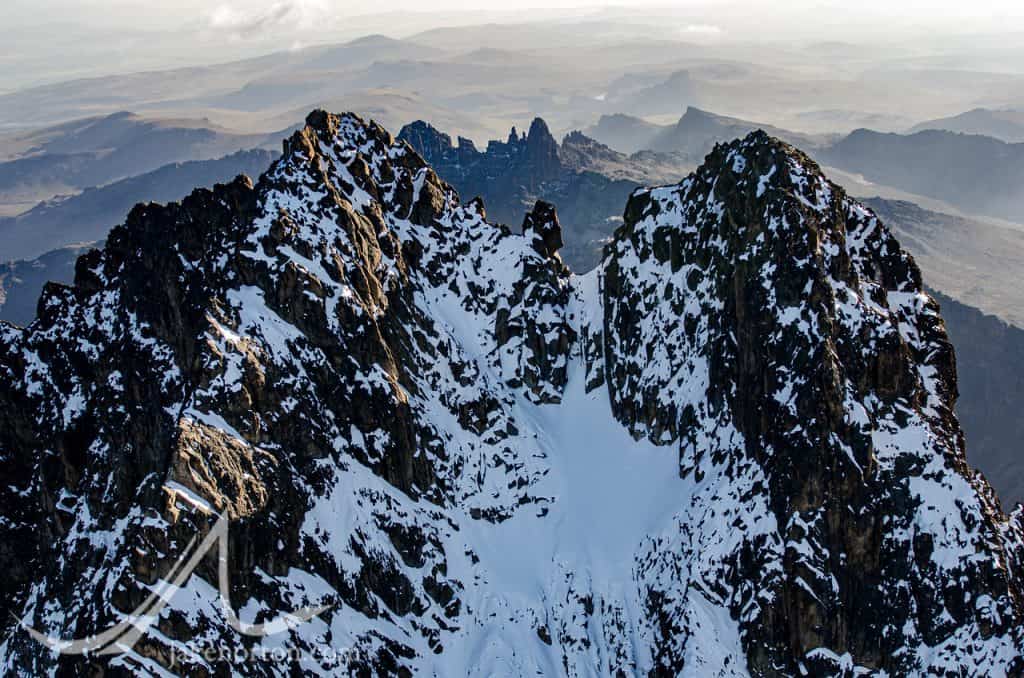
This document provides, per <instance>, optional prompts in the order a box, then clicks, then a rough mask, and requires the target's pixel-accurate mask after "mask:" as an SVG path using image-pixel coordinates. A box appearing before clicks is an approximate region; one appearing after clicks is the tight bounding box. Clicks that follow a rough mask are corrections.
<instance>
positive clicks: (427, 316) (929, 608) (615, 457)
mask: <svg viewBox="0 0 1024 678" xmlns="http://www.w3.org/2000/svg"><path fill="white" fill-rule="evenodd" d="M534 131H535V130H531V134H530V136H533V134H534ZM536 131H537V133H538V134H539V133H540V130H536ZM513 136H514V135H513ZM421 141H422V139H421ZM519 143H521V138H519V137H517V138H513V139H510V142H509V144H508V145H507V146H508V148H511V147H512V146H513V145H514V144H519ZM528 143H529V137H528V138H527V144H528ZM460 147H461V144H460ZM545 147H547V148H549V149H550V146H549V145H548V144H546V143H545V144H539V145H538V146H537V148H538V149H540V150H539V151H537V153H539V156H538V157H546V153H547V151H544V148H545ZM439 148H441V150H442V151H443V150H444V144H441V145H440V146H439ZM449 148H450V145H449ZM560 244H561V226H560V224H559V218H558V216H557V215H556V213H555V209H554V207H553V206H552V205H550V204H545V203H536V204H535V205H534V206H533V208H532V210H530V212H529V213H528V214H527V216H526V217H525V219H524V221H523V232H522V233H514V232H512V230H511V229H509V228H507V227H504V226H499V225H494V224H492V223H490V222H488V221H487V220H486V219H485V218H484V209H483V205H482V203H481V202H480V201H479V200H471V201H470V202H467V203H462V202H461V201H460V199H459V196H458V194H457V193H456V192H455V191H454V190H453V189H452V187H451V186H450V185H448V184H447V183H445V182H444V181H442V180H441V179H439V178H438V175H437V174H436V173H435V171H434V169H432V168H431V167H430V166H429V165H428V164H427V163H426V162H425V161H424V160H423V159H421V158H420V157H419V156H418V155H417V154H416V153H415V152H414V151H413V150H412V148H411V147H410V146H409V145H408V144H406V143H404V142H403V141H400V140H396V139H394V138H393V137H391V135H390V134H388V132H386V131H385V130H384V129H382V128H380V127H379V126H377V125H376V124H374V123H367V122H364V121H363V120H361V119H360V118H358V117H357V116H354V115H351V114H346V115H341V116H336V115H331V114H328V113H325V112H323V111H317V112H314V113H313V114H311V115H310V116H309V118H308V119H307V125H306V127H305V128H304V129H302V130H301V131H299V132H297V133H296V134H295V135H293V136H292V137H291V138H290V139H288V140H287V142H286V143H285V145H284V154H283V156H282V157H281V159H280V160H278V161H277V162H275V163H274V164H273V165H272V166H271V168H270V169H269V170H268V171H267V172H266V173H265V174H264V175H263V176H262V177H260V179H259V180H258V181H257V182H256V183H255V184H254V183H252V182H251V181H249V180H247V179H245V178H239V179H237V180H235V181H234V182H232V183H230V184H226V185H218V186H217V187H215V188H214V189H213V190H212V191H208V190H199V191H196V192H195V193H193V194H192V195H191V196H190V197H189V198H187V199H185V200H184V201H182V203H180V204H175V203H172V204H169V205H166V206H159V205H145V206H139V207H137V208H135V209H134V210H133V211H132V213H131V214H130V215H129V216H128V218H127V220H126V221H125V224H124V225H123V226H120V227H118V228H116V229H114V231H113V232H112V233H111V235H110V238H109V239H108V241H107V243H106V246H105V247H104V249H103V250H101V251H100V250H96V251H92V252H90V253H89V254H87V255H85V256H83V257H82V258H81V259H79V261H78V264H77V270H76V278H75V283H74V285H73V286H59V285H51V286H49V287H47V289H46V290H45V292H44V295H43V298H42V299H41V301H40V315H39V317H38V318H37V319H36V321H35V322H33V323H32V324H31V325H30V326H29V327H27V328H25V329H21V328H16V327H14V326H11V325H6V324H0V473H2V474H3V476H4V478H5V481H6V482H5V483H4V485H3V487H2V488H0V518H2V520H0V531H2V535H0V536H2V539H0V543H2V544H3V547H2V548H0V566H2V567H3V568H4V569H5V572H7V574H8V576H7V577H6V578H5V580H4V582H3V584H2V587H0V596H2V598H0V601H2V609H0V612H12V613H13V614H14V616H15V617H16V618H17V619H18V620H19V622H20V623H21V624H24V625H26V626H30V627H33V628H35V629H38V630H40V631H41V632H43V633H46V634H50V635H52V636H56V637H61V638H75V637H85V636H89V635H91V634H95V633H97V632H99V631H102V630H103V629H104V628H107V627H109V626H111V625H112V624H114V623H116V622H118V621H120V620H122V618H123V616H124V615H126V614H128V613H129V612H130V611H131V610H133V609H134V608H135V607H136V606H138V605H139V604H140V603H142V602H144V601H145V600H146V598H147V597H148V596H150V595H151V594H152V593H153V592H154V591H157V590H160V588H161V582H162V581H164V580H166V579H167V578H168V577H169V576H170V574H169V570H170V569H171V567H172V566H173V565H174V563H175V562H176V561H177V560H178V558H179V557H181V555H182V554H183V553H188V552H189V549H191V548H193V547H194V544H195V543H198V541H201V540H202V538H203V537H204V536H206V535H209V534H211V530H213V529H214V525H215V524H216V520H217V518H218V516H221V515H223V516H226V517H227V518H228V519H229V520H230V538H229V540H228V542H227V544H226V546H227V550H226V558H227V560H226V569H225V573H226V575H227V576H228V580H229V583H228V584H227V585H226V587H227V595H228V598H229V599H230V600H229V601H227V602H228V607H229V609H230V610H234V611H237V615H238V617H239V618H241V620H242V622H243V623H244V624H261V623H265V622H267V621H269V620H271V619H273V618H275V616H276V615H277V611H290V610H295V609H298V608H311V609H314V610H316V611H318V613H319V614H318V615H317V616H316V617H314V618H313V619H312V620H310V621H307V622H305V623H293V624H291V627H290V628H288V629H286V630H284V631H283V632H282V633H278V634H273V635H269V636H267V637H259V636H252V635H247V634H245V633H240V632H238V631H237V630H236V628H234V627H233V626H232V625H231V624H230V623H229V621H230V616H229V615H228V614H227V612H226V611H225V609H224V608H223V607H222V605H221V601H220V599H219V595H218V582H219V580H220V576H219V573H218V559H217V555H216V554H215V553H211V554H209V555H208V556H207V557H205V558H203V559H201V560H200V561H199V565H198V567H197V568H196V570H195V571H194V573H193V574H192V576H191V577H190V578H188V579H187V581H186V582H184V584H183V585H182V586H181V588H180V589H178V590H176V591H175V592H174V596H173V597H172V598H171V599H170V602H169V603H168V605H167V606H166V607H165V608H163V610H162V611H161V612H160V614H159V617H158V618H157V620H156V621H155V623H154V624H153V625H151V626H144V627H143V628H142V629H141V631H140V634H139V638H138V639H137V641H136V642H134V643H131V644H128V645H125V646H124V647H119V648H115V649H116V650H117V651H115V652H111V653H92V654H90V655H87V656H76V655H56V654H51V653H49V652H47V651H41V649H40V647H39V646H38V644H37V643H36V641H35V640H34V639H33V638H32V637H30V636H29V635H28V633H27V632H26V631H25V630H24V629H23V628H21V627H20V626H19V625H18V624H16V623H9V624H8V626H7V627H6V628H5V629H4V640H3V644H2V645H0V666H3V668H4V671H5V673H10V674H15V673H17V674H23V675H29V674H42V673H54V672H58V671H60V672H69V673H76V674H97V673H102V672H109V673H118V672H134V673H156V672H159V671H168V672H171V673H176V674H180V675H200V676H202V675H226V674H232V675H294V674H300V673H301V674H325V675H339V674H340V675H348V674H356V675H375V674H381V675H412V674H425V675H527V674H529V675H537V674H548V675H552V674H565V675H573V676H585V675H595V674H600V675H606V674H610V675H643V674H648V675H678V674H680V673H688V674H700V675H746V674H748V673H751V674H755V675H803V674H807V673H811V674H817V675H854V674H864V673H869V674H875V675H906V674H914V673H919V674H926V673H929V672H932V673H935V672H938V673H954V674H955V673H961V674H987V673H1000V672H1003V673H1010V674H1013V673H1014V672H1018V673H1019V672H1020V671H1021V670H1022V666H1021V662H1020V655H1021V650H1022V648H1024V640H1022V638H1021V628H1022V621H1024V588H1022V587H1024V580H1022V578H1021V575H1020V572H1021V567H1024V526H1022V524H1021V515H1020V514H1019V513H1018V514H1015V515H1013V516H1009V517H1007V516H1005V515H1003V514H1002V513H1001V511H1000V510H999V507H998V503H997V502H996V501H995V500H994V497H993V495H992V492H991V490H990V488H989V487H988V485H987V483H986V482H985V481H984V479H983V478H982V477H981V476H980V475H978V474H976V473H975V472H973V471H972V470H971V469H970V468H969V467H968V466H967V465H966V463H965V457H964V450H963V439H962V435H961V433H960V430H959V425H958V423H957V420H956V417H955V416H954V414H953V407H954V403H955V399H956V377H955V371H954V357H953V351H952V348H951V346H950V345H949V342H948V341H947V339H946V334H945V330H944V327H943V323H942V319H941V317H940V316H939V314H938V310H937V307H936V305H935V304H934V302H933V301H932V300H931V299H930V297H928V295H927V294H925V293H924V292H923V291H922V287H921V280H920V275H919V273H918V271H917V268H916V266H915V265H914V262H913V260H912V259H911V258H910V257H909V256H908V255H906V254H905V253H904V252H903V251H902V250H901V249H900V248H899V245H898V243H897V242H896V241H895V239H894V238H893V237H892V236H891V235H890V234H889V232H888V231H887V230H886V228H885V227H884V226H883V225H882V224H881V223H880V222H879V221H878V220H877V218H875V217H874V216H873V214H872V213H871V212H870V211H869V210H867V209H865V208H863V207H861V206H860V205H858V204H857V203H855V202H853V201H851V200H850V199H849V198H848V197H846V196H845V195H844V194H843V192H842V191H841V189H839V188H838V187H836V186H835V185H833V184H831V183H829V182H828V181H827V180H826V179H825V178H824V177H823V176H822V175H821V173H820V171H819V170H818V168H817V166H815V165H814V164H813V163H812V162H810V161H809V160H808V159H807V158H806V157H805V156H803V155H802V154H800V153H799V152H798V151H795V150H794V149H792V148H791V147H788V146H786V145H785V144H783V143H781V142H779V141H777V140H774V139H772V138H770V137H767V136H766V135H764V134H763V133H754V134H751V135H749V136H748V137H747V138H745V139H744V140H742V141H738V142H735V143H732V144H729V145H722V146H718V147H716V148H715V150H714V151H713V152H712V153H711V154H710V156H709V157H708V159H707V160H706V162H705V164H704V165H703V166H702V167H701V168H700V169H699V170H698V171H697V172H696V173H695V174H693V175H692V176H690V177H689V178H687V179H686V180H684V181H683V182H682V183H680V184H678V185H675V186H669V187H664V188H658V189H641V190H639V191H637V192H635V193H634V194H633V195H632V197H631V198H630V200H629V202H628V204H627V207H626V212H625V220H624V223H623V225H622V226H621V228H620V229H619V230H618V231H617V232H616V234H615V236H614V238H613V240H612V241H611V242H610V243H609V244H608V245H607V247H606V249H605V253H604V257H603V261H602V264H601V265H600V266H599V268H598V269H597V270H595V271H593V272H592V273H590V274H588V275H586V276H582V277H578V276H573V275H571V274H570V273H569V270H568V269H567V267H566V266H565V265H564V264H563V262H562V260H561V258H560V256H559V254H558V249H559V246H560ZM9 617H10V615H6V614H5V615H4V618H9ZM211 648H213V650H214V651H213V652H210V651H209V650H210V649H211ZM325 648H327V649H328V650H330V651H329V652H325ZM275 652H277V653H275Z"/></svg>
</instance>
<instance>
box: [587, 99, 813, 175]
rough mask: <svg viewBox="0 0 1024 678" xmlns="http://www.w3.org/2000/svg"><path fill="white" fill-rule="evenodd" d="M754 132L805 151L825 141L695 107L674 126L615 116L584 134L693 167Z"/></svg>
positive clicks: (622, 149)
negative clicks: (718, 147)
mask: <svg viewBox="0 0 1024 678" xmlns="http://www.w3.org/2000/svg"><path fill="white" fill-rule="evenodd" d="M757 129H760V130H764V131H765V132H767V133H768V134H771V135H772V136H775V137H777V138H779V139H783V140H784V141H786V142H787V143H791V144H794V145H796V146H799V147H801V148H805V149H808V150H813V149H814V148H817V147H819V146H821V145H823V144H824V143H825V142H826V141H827V137H824V136H813V135H807V134H801V133H799V132H791V131H789V130H784V129H779V128H777V127H774V126H772V125H765V124H761V123H757V122H751V121H748V120H741V119H739V118H731V117H728V116H724V115H718V114H715V113H711V112H709V111H704V110H701V109H699V108H696V107H695V106H688V107H687V108H686V112H685V113H684V114H683V116H682V117H681V118H680V119H679V121H678V122H677V123H676V124H675V125H655V124H652V123H649V122H646V121H644V120H642V119H640V118H637V117H634V116H629V115H623V114H616V115H607V116H601V118H600V119H599V120H598V122H597V123H596V124H595V125H593V126H591V127H588V128H587V130H586V132H587V134H589V135H591V136H593V137H594V138H595V139H597V140H598V141H601V142H602V143H606V144H608V145H609V146H611V147H612V148H617V149H618V150H621V151H627V150H632V149H636V150H640V149H648V150H654V151H659V152H670V151H671V152H677V153H682V154H684V155H685V156H686V157H687V158H689V159H690V161H692V162H694V163H695V164H696V163H699V162H700V161H701V160H703V159H704V156H706V155H707V154H708V153H710V152H711V149H712V148H714V146H715V144H717V143H723V142H727V141H731V140H733V139H737V138H740V137H744V136H746V135H747V134H749V133H750V132H753V131H754V130H757ZM617 144H618V145H617Z"/></svg>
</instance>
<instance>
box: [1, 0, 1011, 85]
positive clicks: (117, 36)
mask: <svg viewBox="0 0 1024 678" xmlns="http://www.w3.org/2000/svg"><path fill="white" fill-rule="evenodd" d="M538 5H539V6H542V7H543V9H537V7H538ZM652 13H653V14H659V15H661V17H662V19H660V20H659V21H658V22H657V24H656V25H657V26H658V27H659V28H663V27H664V26H665V25H671V23H672V22H673V21H676V22H678V24H679V27H680V33H681V35H685V34H686V33H687V32H689V34H690V35H688V36H686V37H687V38H690V37H695V38H696V37H700V36H698V35H696V34H697V33H698V32H700V31H704V36H705V37H707V36H713V37H714V38H715V39H720V40H747V41H751V40H753V41H761V40H764V41H773V40H774V41H779V40H792V39H799V40H841V39H842V40H850V41H855V42H871V41H879V42H883V41H890V42H892V41H898V40H899V39H900V38H901V37H902V36H903V35H908V36H910V35H912V36H913V37H915V38H920V37H921V36H925V37H927V36H929V35H931V34H935V35H937V36H938V35H939V34H965V35H966V34H976V33H979V32H993V31H994V32H999V33H1008V32H1019V33H1021V35H1022V36H1024V2H1020V0H972V1H967V0H955V1H954V0H938V1H936V0H858V1H857V2H850V1H849V0H796V1H792V0H790V1H785V0H783V1H779V2H767V1H764V2H760V1H755V0H729V1H727V2H712V1H709V0H682V1H677V2H672V3H656V2H647V1H644V0H605V1H604V2H594V0H543V1H541V0H504V1H502V2H490V3H481V2H466V1H465V0H430V2H429V3H428V2H424V1H423V0H343V1H337V0H141V1H140V0H0V44H4V46H5V49H4V50H0V91H3V90H11V89H17V88H22V87H28V86H33V85H38V84H44V83H47V82H54V81H58V80H63V79H69V78H72V77H82V76H88V75H100V74H108V73H114V72H127V71H136V70H148V69H155V68H168V67H173V66H180V65H198V64H205V63H212V62H218V61H227V60H231V59H238V58H244V57H249V56H254V55H257V54H263V53H266V52H270V51H280V50H287V49H294V48H297V47H303V46H307V45H311V44H317V43H327V42H339V41H343V40H348V39H352V38H355V37H358V36H360V35H365V34H368V33H384V34H386V35H389V36H392V37H407V36H410V35H413V34H415V33H417V32H419V31H422V30H426V29H430V28H435V27H438V26H446V25H456V24H474V23H485V22H522V21H535V20H558V19H563V20H564V19H580V18H584V19H586V18H593V19H598V18H604V19H609V18H611V19H615V20H624V21H640V20H643V18H644V16H646V17H647V18H648V19H649V18H650V15H651V14H652ZM652 25H654V24H652ZM936 40H939V38H936Z"/></svg>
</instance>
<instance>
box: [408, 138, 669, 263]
mask: <svg viewBox="0 0 1024 678" xmlns="http://www.w3.org/2000/svg"><path fill="white" fill-rule="evenodd" d="M398 138H399V139H401V140H403V141H406V142H408V143H409V145H410V146H412V147H413V149H415V150H416V152H417V153H419V154H420V155H422V156H423V158H424V159H425V160H426V161H427V162H428V163H429V164H430V165H431V166H432V167H433V168H434V169H435V170H436V171H437V173H438V174H439V175H440V176H441V177H442V178H443V179H444V180H445V181H448V182H451V184H452V185H453V186H454V187H455V188H456V190H458V192H459V194H460V195H463V196H466V197H470V196H480V197H482V198H483V199H484V201H485V202H486V203H487V209H488V217H489V218H491V219H493V220H496V221H498V222H501V223H507V224H515V223H518V222H519V220H520V219H521V218H522V214H523V213H524V212H526V211H528V210H529V209H530V208H531V206H532V205H533V204H534V202H535V201H537V200H538V199H540V200H544V201H546V202H551V203H554V204H556V205H558V206H559V210H560V212H561V218H562V222H563V224H564V226H565V229H566V232H567V233H569V234H571V235H570V237H568V238H567V241H568V242H569V243H570V245H569V246H568V247H567V248H566V249H565V250H563V252H562V256H563V257H564V258H565V260H566V261H567V262H568V263H569V265H570V266H571V267H572V268H573V269H574V270H577V271H588V270H590V269H592V268H593V267H594V266H596V265H597V263H598V261H599V260H600V254H601V248H602V246H603V244H604V242H605V240H606V239H607V238H608V236H609V234H610V233H611V231H612V230H614V227H615V226H616V225H617V224H618V223H619V222H620V221H621V215H622V206H623V205H624V204H625V202H626V199H627V198H628V197H629V194H630V193H631V192H632V191H633V190H634V189H635V188H636V187H637V186H638V185H641V184H643V183H649V182H650V181H651V180H652V178H658V179H660V178H662V177H664V176H665V174H666V172H667V173H668V174H669V175H671V176H672V180H673V181H674V180H675V179H676V178H678V177H679V176H682V174H683V170H682V169H681V168H682V167H683V165H682V164H681V162H677V159H676V158H673V157H668V156H661V155H654V156H653V157H645V158H643V159H640V158H630V157H627V156H625V155H623V154H621V153H618V152H616V151H613V150H612V149H610V148H608V147H607V146H604V145H602V144H599V143H597V142H596V141H594V140H593V139H589V138H587V137H586V136H584V135H583V134H581V133H579V132H573V133H571V134H569V135H568V136H566V138H565V139H564V140H563V142H562V144H561V145H559V144H558V142H556V141H555V138H554V137H553V136H552V135H551V132H550V130H549V129H548V126H547V124H546V123H545V122H544V121H543V120H541V119H540V118H537V119H535V120H534V121H533V123H532V124H531V125H530V130H529V133H528V134H525V135H520V134H519V133H518V132H517V131H516V130H515V129H514V128H513V129H512V132H511V133H510V134H509V136H508V140H507V141H491V142H489V143H488V144H487V149H486V150H485V151H478V150H477V149H476V147H475V146H474V145H473V143H472V142H471V141H469V140H468V139H463V138H460V139H459V144H458V146H453V145H452V141H451V137H450V136H449V135H447V134H445V133H443V132H440V131H439V130H437V129H435V128H434V127H432V126H431V125H429V124H427V123H425V122H422V121H418V122H415V123H412V124H410V125H406V126H405V127H404V128H403V129H402V131H401V133H400V134H399V135H398Z"/></svg>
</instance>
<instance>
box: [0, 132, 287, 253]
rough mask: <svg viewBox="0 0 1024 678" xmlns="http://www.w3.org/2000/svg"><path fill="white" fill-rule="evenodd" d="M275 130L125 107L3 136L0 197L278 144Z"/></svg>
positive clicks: (65, 188)
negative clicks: (244, 130)
mask: <svg viewBox="0 0 1024 678" xmlns="http://www.w3.org/2000/svg"><path fill="white" fill-rule="evenodd" d="M281 136H282V134H281V133H274V134H271V135H266V134H238V133H235V132H231V131H228V130H224V129H221V128H219V127H216V126H215V125H213V124H211V123H210V122H209V121H208V120H163V119H158V118H147V117H144V116H139V115H135V114H133V113H127V112H122V113H115V114H112V115H108V116H104V117H99V118H88V119H84V120H76V121H73V122H70V123H65V124H61V125H57V126H54V127H48V128H43V129H40V130H35V131H32V132H26V133H22V134H15V135H8V136H6V137H4V138H3V139H2V140H0V142H2V143H0V151H3V152H5V153H6V155H7V159H6V161H4V162H0V203H13V202H17V203H25V202H27V201H30V202H33V203H34V202H38V201H39V200H43V199H48V198H50V197H53V196H54V195H58V194H67V193H74V192H77V191H79V190H81V189H84V188H87V187H96V186H103V185H106V184H109V183H112V182H114V181H119V180H121V179H125V178H128V177H134V176H138V175H140V174H145V173H147V172H151V171H153V170H156V169H158V168H160V167H162V166H164V165H167V164H170V163H176V162H189V161H196V160H212V159H215V158H220V157H223V156H225V155H229V154H231V153H236V152H238V151H242V150H247V149H252V148H263V149H276V148H277V146H278V139H279V138H280V137H281ZM33 198H34V199H33ZM0 258H2V255H0Z"/></svg>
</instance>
